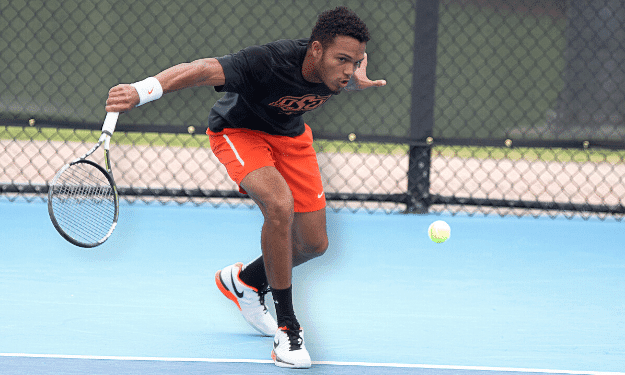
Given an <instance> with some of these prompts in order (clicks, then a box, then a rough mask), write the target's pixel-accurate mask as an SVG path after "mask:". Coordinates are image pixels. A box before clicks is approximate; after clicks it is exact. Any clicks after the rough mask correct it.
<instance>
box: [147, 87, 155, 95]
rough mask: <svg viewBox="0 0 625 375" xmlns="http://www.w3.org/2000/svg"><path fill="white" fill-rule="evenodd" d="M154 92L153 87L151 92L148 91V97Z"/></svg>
mask: <svg viewBox="0 0 625 375" xmlns="http://www.w3.org/2000/svg"><path fill="white" fill-rule="evenodd" d="M153 92H154V87H152V88H151V89H150V91H148V95H152V93H153Z"/></svg>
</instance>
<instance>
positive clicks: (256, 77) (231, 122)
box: [208, 39, 332, 137]
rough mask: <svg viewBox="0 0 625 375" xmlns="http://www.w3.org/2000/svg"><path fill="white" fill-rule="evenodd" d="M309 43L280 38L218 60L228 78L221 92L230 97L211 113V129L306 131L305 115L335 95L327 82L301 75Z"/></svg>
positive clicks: (222, 100)
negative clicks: (303, 115) (308, 78)
mask: <svg viewBox="0 0 625 375" xmlns="http://www.w3.org/2000/svg"><path fill="white" fill-rule="evenodd" d="M307 46H308V39H298V40H279V41H276V42H273V43H269V44H265V45H262V46H252V47H248V48H245V49H243V50H241V51H239V52H237V53H234V54H230V55H226V56H223V57H219V58H217V61H219V63H220V64H221V66H222V68H223V70H224V74H225V77H226V84H225V85H224V86H217V87H215V90H216V91H217V92H222V91H225V92H226V94H225V95H224V96H223V97H222V98H221V99H219V100H218V101H217V102H216V103H215V105H214V106H213V108H212V109H211V112H210V115H209V119H208V126H209V128H210V130H212V131H213V132H216V133H217V132H220V131H222V130H223V129H224V128H246V129H252V130H260V131H263V132H266V133H269V134H274V135H286V136H290V137H295V136H298V135H301V134H302V133H304V120H303V119H302V114H304V113H305V112H307V111H311V110H313V109H315V108H318V107H319V106H321V105H322V104H323V103H325V101H326V100H328V99H329V98H330V97H331V96H332V91H331V90H330V89H329V88H328V87H327V86H326V85H325V84H323V83H312V82H308V81H306V80H305V79H304V77H303V76H302V64H303V62H304V57H305V56H306V47H307Z"/></svg>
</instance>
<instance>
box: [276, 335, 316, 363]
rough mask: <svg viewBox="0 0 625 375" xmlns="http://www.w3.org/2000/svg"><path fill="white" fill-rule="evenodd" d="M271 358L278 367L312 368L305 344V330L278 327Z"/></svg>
mask: <svg viewBox="0 0 625 375" xmlns="http://www.w3.org/2000/svg"><path fill="white" fill-rule="evenodd" d="M271 358H272V359H273V363H275V364H276V366H278V367H288V368H310V366H312V362H311V360H310V355H309V354H308V351H307V350H306V346H305V345H304V330H303V329H302V328H299V329H297V330H294V329H288V328H287V327H280V328H278V330H277V331H276V336H275V338H274V339H273V350H272V351H271Z"/></svg>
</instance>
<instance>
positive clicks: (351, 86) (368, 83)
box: [345, 53, 386, 91]
mask: <svg viewBox="0 0 625 375" xmlns="http://www.w3.org/2000/svg"><path fill="white" fill-rule="evenodd" d="M385 85H386V81H385V80H383V79H378V80H376V81H372V80H370V79H369V78H367V54H366V53H365V57H364V59H362V61H360V64H359V66H358V68H357V69H356V71H355V72H354V74H353V75H352V77H351V79H350V80H349V83H348V84H347V86H345V90H347V91H357V90H364V89H367V88H369V87H382V86H385Z"/></svg>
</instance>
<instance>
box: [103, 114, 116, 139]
mask: <svg viewBox="0 0 625 375" xmlns="http://www.w3.org/2000/svg"><path fill="white" fill-rule="evenodd" d="M118 117H119V112H107V113H106V118H105V119H104V124H103V125H102V133H105V134H106V135H108V136H109V137H110V136H112V135H113V132H114V131H115V125H117V118H118Z"/></svg>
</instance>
